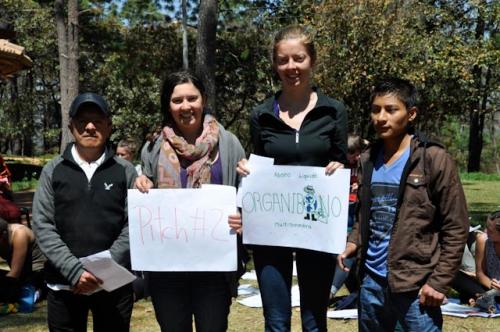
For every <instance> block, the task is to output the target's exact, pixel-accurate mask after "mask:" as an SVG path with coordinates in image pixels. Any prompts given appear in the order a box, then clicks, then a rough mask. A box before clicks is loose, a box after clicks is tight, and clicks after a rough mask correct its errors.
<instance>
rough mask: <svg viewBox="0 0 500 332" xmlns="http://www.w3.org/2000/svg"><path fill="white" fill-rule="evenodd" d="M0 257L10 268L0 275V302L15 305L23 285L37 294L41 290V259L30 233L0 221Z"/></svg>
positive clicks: (3, 220) (24, 228) (43, 258)
mask: <svg viewBox="0 0 500 332" xmlns="http://www.w3.org/2000/svg"><path fill="white" fill-rule="evenodd" d="M0 257H2V258H3V259H5V260H6V261H7V264H8V265H9V268H10V271H5V270H3V271H0V302H3V303H16V302H18V301H19V298H20V296H21V288H22V287H23V286H24V285H27V284H30V285H32V286H33V287H34V289H37V290H41V289H42V288H43V264H44V263H45V257H44V256H43V255H42V253H41V251H40V250H39V249H38V246H37V244H36V241H35V235H34V234H33V232H32V231H31V229H29V228H28V227H26V226H24V225H21V224H9V223H8V222H7V221H6V220H5V219H2V218H0Z"/></svg>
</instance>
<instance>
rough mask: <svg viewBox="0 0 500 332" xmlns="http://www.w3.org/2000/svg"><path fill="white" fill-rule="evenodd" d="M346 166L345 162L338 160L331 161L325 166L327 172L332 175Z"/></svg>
mask: <svg viewBox="0 0 500 332" xmlns="http://www.w3.org/2000/svg"><path fill="white" fill-rule="evenodd" d="M341 168H344V164H342V163H339V162H338V161H330V162H329V163H328V165H326V167H325V174H326V175H332V174H333V173H334V172H335V171H336V170H338V169H341Z"/></svg>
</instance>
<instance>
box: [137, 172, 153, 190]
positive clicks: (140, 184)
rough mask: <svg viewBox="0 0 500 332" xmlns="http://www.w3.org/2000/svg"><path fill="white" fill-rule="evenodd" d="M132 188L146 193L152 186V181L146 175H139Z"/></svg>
mask: <svg viewBox="0 0 500 332" xmlns="http://www.w3.org/2000/svg"><path fill="white" fill-rule="evenodd" d="M134 188H136V189H139V191H140V192H141V193H147V192H149V189H151V188H153V182H152V181H151V180H150V179H148V177H147V176H146V175H139V176H138V177H137V178H136V179H135V182H134Z"/></svg>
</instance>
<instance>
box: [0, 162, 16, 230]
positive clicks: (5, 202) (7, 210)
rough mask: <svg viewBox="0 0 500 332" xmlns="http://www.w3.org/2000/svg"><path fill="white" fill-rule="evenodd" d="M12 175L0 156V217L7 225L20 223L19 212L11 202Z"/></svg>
mask: <svg viewBox="0 0 500 332" xmlns="http://www.w3.org/2000/svg"><path fill="white" fill-rule="evenodd" d="M11 186H12V174H11V172H10V170H9V168H8V167H7V164H6V163H5V161H4V159H3V157H2V155H0V217H1V218H3V219H5V220H7V221H8V222H9V223H13V222H14V223H15V222H20V221H21V210H19V207H18V206H17V205H16V204H15V203H14V202H13V201H12V187H11Z"/></svg>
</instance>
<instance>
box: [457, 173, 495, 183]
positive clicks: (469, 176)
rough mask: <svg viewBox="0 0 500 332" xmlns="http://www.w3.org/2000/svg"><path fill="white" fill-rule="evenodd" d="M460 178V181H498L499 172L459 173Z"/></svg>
mask: <svg viewBox="0 0 500 332" xmlns="http://www.w3.org/2000/svg"><path fill="white" fill-rule="evenodd" d="M460 179H461V180H462V181H500V174H497V173H491V174H487V173H481V172H474V173H465V172H464V173H460Z"/></svg>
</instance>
